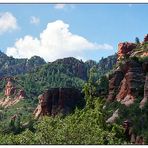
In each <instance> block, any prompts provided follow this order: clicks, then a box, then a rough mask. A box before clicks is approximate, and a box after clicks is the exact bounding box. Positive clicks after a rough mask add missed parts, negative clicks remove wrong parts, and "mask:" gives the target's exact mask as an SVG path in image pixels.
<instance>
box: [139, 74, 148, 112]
mask: <svg viewBox="0 0 148 148" xmlns="http://www.w3.org/2000/svg"><path fill="white" fill-rule="evenodd" d="M147 100H148V75H147V76H146V79H145V85H144V98H143V99H142V101H141V102H140V108H141V109H142V108H143V107H144V105H145V104H146V102H147Z"/></svg>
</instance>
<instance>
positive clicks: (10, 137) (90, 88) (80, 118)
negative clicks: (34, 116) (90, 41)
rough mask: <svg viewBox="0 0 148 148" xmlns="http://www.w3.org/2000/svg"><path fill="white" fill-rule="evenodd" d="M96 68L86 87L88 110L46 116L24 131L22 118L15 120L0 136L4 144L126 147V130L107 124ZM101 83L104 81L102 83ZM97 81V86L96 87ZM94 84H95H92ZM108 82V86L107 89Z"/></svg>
mask: <svg viewBox="0 0 148 148" xmlns="http://www.w3.org/2000/svg"><path fill="white" fill-rule="evenodd" d="M96 80H97V75H96V68H94V67H93V68H92V69H91V71H90V77H89V80H88V82H87V83H86V84H85V86H84V89H83V92H84V93H85V100H86V107H85V108H84V109H82V110H79V109H76V110H75V112H74V113H73V114H70V115H68V116H63V115H57V116H56V117H46V116H45V117H43V118H41V119H40V120H38V121H35V120H30V121H32V122H30V123H29V125H28V127H26V128H25V129H24V128H23V124H22V123H21V120H20V117H19V118H17V120H16V121H15V122H13V120H11V121H10V122H9V124H8V126H7V127H3V128H2V129H1V133H0V143H1V144H123V143H125V144H126V143H127V142H126V141H125V140H124V135H123V128H122V127H121V126H119V125H117V124H113V125H109V124H106V122H105V121H106V118H105V115H106V110H105V109H103V106H104V103H105V100H104V99H103V98H99V97H98V94H97V89H98V88H99V87H100V86H101V83H98V82H96ZM100 81H101V80H100ZM94 82H95V85H94ZM90 84H93V85H90ZM107 85H108V83H106V86H107Z"/></svg>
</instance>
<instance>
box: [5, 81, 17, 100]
mask: <svg viewBox="0 0 148 148" xmlns="http://www.w3.org/2000/svg"><path fill="white" fill-rule="evenodd" d="M14 91H15V88H14V87H13V84H12V82H11V81H10V80H8V82H7V84H6V87H5V96H7V97H9V96H11V95H12V94H13V93H14Z"/></svg>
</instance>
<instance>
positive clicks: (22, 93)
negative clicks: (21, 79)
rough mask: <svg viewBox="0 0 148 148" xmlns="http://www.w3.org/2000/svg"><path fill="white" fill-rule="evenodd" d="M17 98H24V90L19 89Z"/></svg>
mask: <svg viewBox="0 0 148 148" xmlns="http://www.w3.org/2000/svg"><path fill="white" fill-rule="evenodd" d="M17 97H18V98H24V97H25V91H24V90H22V89H20V90H19V91H18V93H17Z"/></svg>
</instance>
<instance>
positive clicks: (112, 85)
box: [107, 70, 124, 101]
mask: <svg viewBox="0 0 148 148" xmlns="http://www.w3.org/2000/svg"><path fill="white" fill-rule="evenodd" d="M123 77H124V74H123V72H122V71H121V70H116V71H115V72H114V75H113V77H112V78H111V79H110V80H109V95H108V98H107V101H113V100H114V99H115V97H116V94H117V92H118V88H119V85H120V82H121V81H122V79H123Z"/></svg>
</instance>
